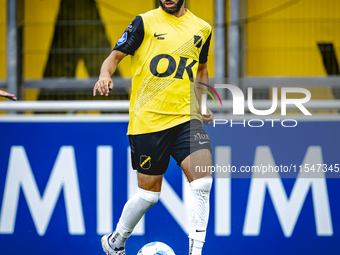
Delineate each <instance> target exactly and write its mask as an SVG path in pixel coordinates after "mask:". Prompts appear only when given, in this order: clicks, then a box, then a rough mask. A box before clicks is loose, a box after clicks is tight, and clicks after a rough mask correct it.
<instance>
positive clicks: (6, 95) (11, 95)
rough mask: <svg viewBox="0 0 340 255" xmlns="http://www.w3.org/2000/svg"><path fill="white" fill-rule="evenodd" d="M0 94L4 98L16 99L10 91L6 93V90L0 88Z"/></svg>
mask: <svg viewBox="0 0 340 255" xmlns="http://www.w3.org/2000/svg"><path fill="white" fill-rule="evenodd" d="M0 96H2V97H6V98H8V99H11V100H13V101H16V100H17V98H16V97H15V95H13V94H10V93H7V92H5V91H2V90H0Z"/></svg>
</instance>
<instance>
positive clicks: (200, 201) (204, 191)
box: [181, 149, 212, 255]
mask: <svg viewBox="0 0 340 255" xmlns="http://www.w3.org/2000/svg"><path fill="white" fill-rule="evenodd" d="M211 165H212V160H211V152H210V150H208V149H201V150H197V151H195V152H193V153H191V154H190V155H189V156H187V157H186V158H185V159H184V160H183V161H182V163H181V167H182V169H183V171H184V173H185V175H186V177H187V178H188V181H189V183H190V188H191V193H192V196H193V199H192V201H191V203H190V206H189V220H190V222H189V224H190V227H189V255H201V254H202V248H203V244H204V241H205V236H206V229H207V225H208V218H209V196H210V190H211V185H212V177H211V173H210V171H207V172H196V167H195V166H201V167H205V166H206V169H208V166H211Z"/></svg>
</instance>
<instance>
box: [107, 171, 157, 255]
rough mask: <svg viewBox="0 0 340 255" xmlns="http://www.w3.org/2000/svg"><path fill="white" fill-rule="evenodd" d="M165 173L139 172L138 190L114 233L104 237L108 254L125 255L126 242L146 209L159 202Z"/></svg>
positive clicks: (126, 205) (125, 208) (128, 202)
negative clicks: (150, 173)
mask: <svg viewBox="0 0 340 255" xmlns="http://www.w3.org/2000/svg"><path fill="white" fill-rule="evenodd" d="M162 179H163V175H145V174H142V173H138V192H137V194H136V195H134V196H133V197H132V198H131V199H129V201H127V203H126V204H125V206H124V209H123V212H122V215H121V217H120V219H119V222H118V224H117V228H116V230H115V231H114V233H111V234H107V235H105V236H103V237H102V240H101V243H102V246H103V250H104V252H105V253H106V254H108V255H124V254H125V242H126V240H127V239H128V238H129V236H130V235H131V234H132V231H133V229H134V228H135V226H136V225H137V223H138V222H139V220H140V219H141V218H142V217H143V215H144V214H145V213H146V211H147V210H148V209H149V208H150V207H152V206H153V205H154V204H155V203H157V201H158V199H159V196H160V191H161V186H162Z"/></svg>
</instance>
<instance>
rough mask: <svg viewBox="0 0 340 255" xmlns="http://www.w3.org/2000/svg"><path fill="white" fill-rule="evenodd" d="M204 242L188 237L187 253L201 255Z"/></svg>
mask: <svg viewBox="0 0 340 255" xmlns="http://www.w3.org/2000/svg"><path fill="white" fill-rule="evenodd" d="M203 244H204V242H201V241H198V240H194V239H191V238H189V255H202V248H203Z"/></svg>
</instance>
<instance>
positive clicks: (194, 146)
mask: <svg viewBox="0 0 340 255" xmlns="http://www.w3.org/2000/svg"><path fill="white" fill-rule="evenodd" d="M211 30H212V29H211V26H210V25H209V24H208V23H206V22H205V21H203V20H201V19H199V18H198V17H196V16H195V15H194V14H192V13H191V12H190V11H189V10H187V9H185V8H184V0H160V8H158V9H155V10H152V11H149V12H147V13H145V14H141V15H139V16H137V17H136V18H135V19H134V20H133V21H132V22H131V24H130V25H129V26H128V27H127V29H126V30H125V32H124V33H123V35H122V36H121V37H120V39H119V40H118V41H117V44H116V45H115V47H114V49H113V51H112V52H111V54H110V56H109V57H108V58H107V59H106V60H105V61H104V62H103V64H102V67H101V71H100V76H99V80H98V82H97V83H96V85H95V87H94V89H93V95H94V96H95V95H96V91H97V90H98V91H99V93H100V95H106V96H107V95H108V93H109V90H111V89H112V88H113V82H112V80H111V75H112V74H113V73H114V72H115V70H116V68H117V65H118V63H119V62H120V61H121V60H122V59H123V58H124V57H125V56H126V55H131V70H132V73H133V78H132V92H131V99H130V110H129V113H130V122H129V127H128V136H129V142H130V146H131V158H132V166H133V168H134V169H136V170H137V171H138V192H137V194H136V195H135V196H134V197H132V198H131V199H130V200H129V201H128V202H127V203H126V204H125V206H124V209H123V212H122V215H121V217H120V219H119V222H118V224H117V227H116V230H115V231H114V232H113V233H110V234H107V235H104V236H103V237H102V239H101V244H102V247H103V250H104V252H105V253H106V254H108V255H114V254H115V255H124V254H125V241H126V240H127V239H128V237H129V236H130V235H131V233H132V231H133V229H134V227H135V226H136V225H137V223H138V222H139V220H140V219H141V218H142V216H143V215H144V213H145V212H146V211H147V210H148V209H149V208H150V207H152V206H153V205H154V204H155V203H156V202H157V201H158V199H159V196H160V192H161V185H162V178H163V174H164V173H165V172H166V170H167V168H168V164H169V160H170V155H171V156H172V157H173V158H174V159H175V160H176V161H177V163H178V165H179V166H180V167H181V168H182V170H183V171H184V173H185V175H186V177H187V178H188V181H189V183H190V188H191V191H192V197H193V199H192V203H191V205H190V208H189V210H190V216H189V217H190V218H189V220H190V222H189V254H191V255H200V254H202V247H203V243H204V241H205V236H206V228H207V223H208V216H209V194H210V189H211V185H212V177H211V174H210V173H202V172H197V173H196V172H195V165H199V166H211V165H212V161H211V147H210V140H209V136H208V135H207V134H206V132H205V131H204V129H203V128H202V121H203V122H204V123H205V124H210V122H211V121H212V120H213V114H212V112H211V111H210V110H209V109H207V110H206V112H205V115H202V116H201V115H200V114H199V110H200V108H201V107H200V106H199V110H198V109H197V108H198V107H197V101H198V103H199V105H200V99H201V95H202V93H203V92H202V91H203V90H201V89H196V96H197V99H198V100H197V101H196V96H193V95H195V89H194V82H195V79H196V80H197V79H199V80H200V81H201V82H203V83H208V71H207V56H208V50H209V44H210V39H211Z"/></svg>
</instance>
